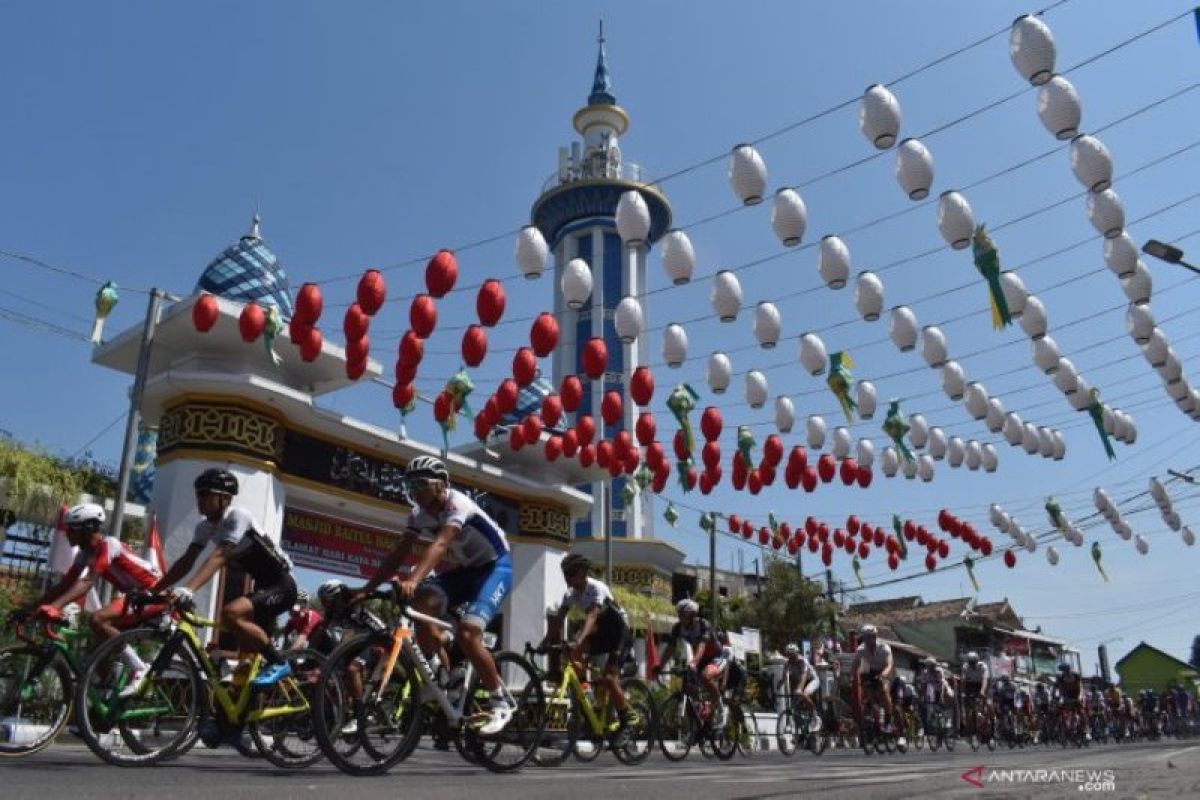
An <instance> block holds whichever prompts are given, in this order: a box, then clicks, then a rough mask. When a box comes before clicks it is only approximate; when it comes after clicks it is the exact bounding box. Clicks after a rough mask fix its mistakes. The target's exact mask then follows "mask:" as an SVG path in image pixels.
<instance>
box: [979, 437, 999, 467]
mask: <svg viewBox="0 0 1200 800" xmlns="http://www.w3.org/2000/svg"><path fill="white" fill-rule="evenodd" d="M979 451H980V452H979V456H980V459H981V460H982V461H983V470H984V472H995V471H996V467H998V466H999V465H1000V458H999V456H997V455H996V448H995V446H994V445H992V444H991V443H990V442H989V443H986V444H984V445H982V446H981V447H980V448H979Z"/></svg>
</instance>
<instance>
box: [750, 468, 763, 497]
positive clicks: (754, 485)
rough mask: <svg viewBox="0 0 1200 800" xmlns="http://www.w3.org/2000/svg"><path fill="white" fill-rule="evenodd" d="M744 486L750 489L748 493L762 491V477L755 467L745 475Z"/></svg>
mask: <svg viewBox="0 0 1200 800" xmlns="http://www.w3.org/2000/svg"><path fill="white" fill-rule="evenodd" d="M746 488H748V489H749V490H750V494H758V493H759V492H761V491H762V488H763V484H762V477H761V476H760V475H759V474H758V470H757V469H752V470H750V474H749V475H748V476H747V477H746Z"/></svg>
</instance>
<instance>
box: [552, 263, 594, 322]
mask: <svg viewBox="0 0 1200 800" xmlns="http://www.w3.org/2000/svg"><path fill="white" fill-rule="evenodd" d="M559 288H560V289H561V291H562V295H563V300H564V301H565V302H566V304H567V308H570V309H572V310H573V311H578V310H579V309H581V308H583V307H584V306H585V305H586V304H587V301H588V298H589V297H591V296H592V270H591V269H590V268H589V267H588V264H587V262H586V261H584V260H583V259H582V258H572V259H571V260H570V261H568V262H567V266H566V267H564V268H563V274H562V280H561V282H560V287H559Z"/></svg>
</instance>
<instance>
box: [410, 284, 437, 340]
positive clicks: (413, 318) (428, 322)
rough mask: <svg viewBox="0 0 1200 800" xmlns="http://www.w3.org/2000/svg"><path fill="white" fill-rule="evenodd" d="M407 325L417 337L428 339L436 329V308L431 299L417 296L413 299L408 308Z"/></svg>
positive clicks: (425, 295) (423, 295)
mask: <svg viewBox="0 0 1200 800" xmlns="http://www.w3.org/2000/svg"><path fill="white" fill-rule="evenodd" d="M408 324H409V327H411V328H412V330H413V333H415V334H416V335H417V336H419V337H420V338H422V339H428V338H429V334H431V333H433V329H434V328H435V327H437V306H436V305H434V302H433V298H432V297H430V296H429V295H427V294H419V295H417V296H416V297H414V298H413V301H412V305H410V306H409V307H408Z"/></svg>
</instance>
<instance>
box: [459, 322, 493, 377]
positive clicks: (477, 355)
mask: <svg viewBox="0 0 1200 800" xmlns="http://www.w3.org/2000/svg"><path fill="white" fill-rule="evenodd" d="M487 346H488V340H487V332H486V331H484V329H483V327H482V326H480V325H468V326H467V329H466V330H465V331H464V332H463V338H462V358H463V363H464V364H466V365H467V366H468V367H478V366H479V365H480V364H482V363H483V359H484V358H486V357H487Z"/></svg>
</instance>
